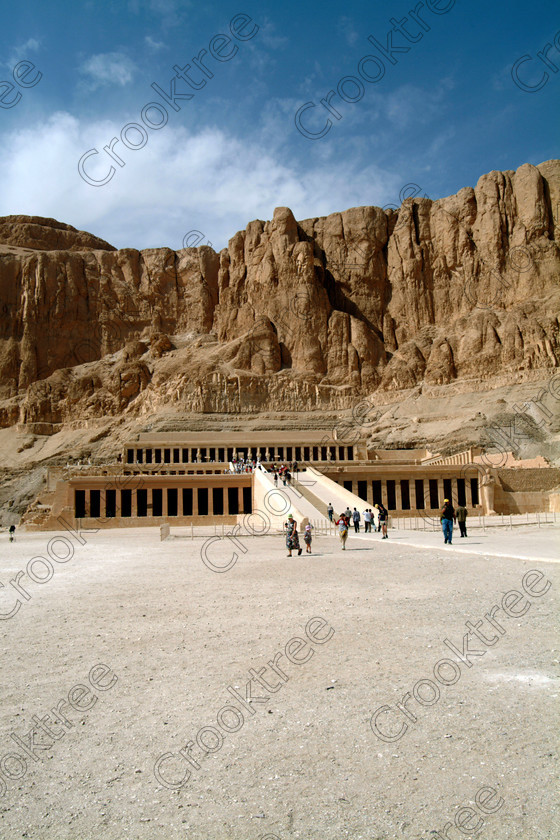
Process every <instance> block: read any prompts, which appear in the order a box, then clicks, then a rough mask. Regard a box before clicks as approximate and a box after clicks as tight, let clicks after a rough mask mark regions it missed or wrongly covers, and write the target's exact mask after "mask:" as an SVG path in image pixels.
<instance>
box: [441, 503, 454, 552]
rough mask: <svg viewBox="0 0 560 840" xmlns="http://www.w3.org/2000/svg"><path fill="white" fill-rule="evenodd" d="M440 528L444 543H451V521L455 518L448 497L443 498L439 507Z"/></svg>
mask: <svg viewBox="0 0 560 840" xmlns="http://www.w3.org/2000/svg"><path fill="white" fill-rule="evenodd" d="M440 518H441V529H442V531H443V541H444V544H445V545H447V544H448V543H449V545H452V540H453V522H454V521H455V519H456V516H455V508H454V507H453V505H452V504H451V502H450V501H449V499H444V500H443V507H442V509H441V515H440Z"/></svg>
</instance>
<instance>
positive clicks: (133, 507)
mask: <svg viewBox="0 0 560 840" xmlns="http://www.w3.org/2000/svg"><path fill="white" fill-rule="evenodd" d="M137 493H138V490H137V489H136V487H132V488H131V493H130V495H131V497H132V499H131V503H130V515H131V516H138V496H137Z"/></svg>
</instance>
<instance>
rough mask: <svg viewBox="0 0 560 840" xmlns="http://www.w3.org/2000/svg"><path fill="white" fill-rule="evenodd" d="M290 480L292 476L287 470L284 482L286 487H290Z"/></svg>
mask: <svg viewBox="0 0 560 840" xmlns="http://www.w3.org/2000/svg"><path fill="white" fill-rule="evenodd" d="M291 480H292V474H291V472H290V471H289V470H288V469H287V470H286V482H287V484H288V486H289V485H290V481H291Z"/></svg>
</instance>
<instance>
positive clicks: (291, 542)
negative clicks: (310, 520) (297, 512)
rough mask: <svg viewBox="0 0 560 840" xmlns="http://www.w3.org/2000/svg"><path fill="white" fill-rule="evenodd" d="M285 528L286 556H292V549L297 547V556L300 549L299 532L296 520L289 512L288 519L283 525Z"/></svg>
mask: <svg viewBox="0 0 560 840" xmlns="http://www.w3.org/2000/svg"><path fill="white" fill-rule="evenodd" d="M285 528H286V548H287V549H288V557H291V556H292V551H293V550H294V549H297V553H298V556H299V555H300V554H301V552H302V549H301V548H300V546H299V534H298V530H297V522H296V521H295V519H294V517H293V516H292V514H291V513H290V515H289V516H288V521H287V522H286V525H285Z"/></svg>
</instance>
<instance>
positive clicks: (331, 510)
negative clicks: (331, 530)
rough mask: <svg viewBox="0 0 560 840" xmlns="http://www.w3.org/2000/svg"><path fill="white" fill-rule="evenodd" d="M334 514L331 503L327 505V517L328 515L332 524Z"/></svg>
mask: <svg viewBox="0 0 560 840" xmlns="http://www.w3.org/2000/svg"><path fill="white" fill-rule="evenodd" d="M333 513H334V508H333V506H332V504H331V503H330V502H329V503H328V505H327V515H328V517H329V520H330V521H331V522H332V518H333Z"/></svg>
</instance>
